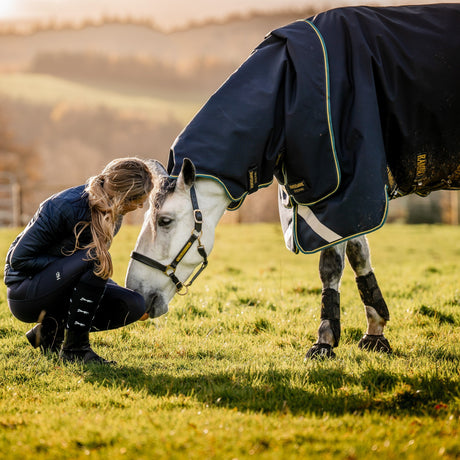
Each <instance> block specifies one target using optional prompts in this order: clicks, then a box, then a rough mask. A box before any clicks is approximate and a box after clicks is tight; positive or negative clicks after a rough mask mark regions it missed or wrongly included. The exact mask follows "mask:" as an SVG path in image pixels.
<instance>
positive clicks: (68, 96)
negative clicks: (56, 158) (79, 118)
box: [0, 73, 205, 124]
mask: <svg viewBox="0 0 460 460" xmlns="http://www.w3.org/2000/svg"><path fill="white" fill-rule="evenodd" d="M0 94H4V95H6V96H8V97H11V98H15V99H20V100H24V101H27V102H29V103H32V104H43V105H51V106H54V105H57V104H60V105H61V106H62V107H64V106H65V107H67V108H77V109H78V108H79V109H82V108H84V109H91V108H98V107H106V108H109V109H115V110H120V111H124V112H126V113H132V114H136V115H137V116H138V115H143V116H145V117H147V118H150V119H152V120H156V121H165V120H167V119H168V118H173V119H176V120H178V121H179V122H180V123H181V124H186V123H188V122H189V121H190V119H191V118H192V117H193V115H195V113H196V112H197V111H198V109H199V108H200V106H201V104H202V103H203V102H204V100H205V99H204V97H202V96H200V95H191V94H186V93H185V94H184V92H180V93H172V92H170V93H169V94H168V93H167V92H164V91H163V92H158V93H153V92H151V93H150V94H145V93H142V92H139V91H135V90H134V89H131V90H129V91H128V90H127V89H126V88H125V89H123V88H116V87H113V86H110V85H106V86H104V87H102V86H101V85H90V84H84V83H79V82H73V81H70V80H66V79H63V78H58V77H53V76H49V75H41V74H34V73H4V74H2V73H0Z"/></svg>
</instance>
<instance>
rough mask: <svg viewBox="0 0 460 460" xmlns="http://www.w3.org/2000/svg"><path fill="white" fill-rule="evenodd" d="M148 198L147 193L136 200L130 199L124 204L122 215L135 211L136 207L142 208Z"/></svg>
mask: <svg viewBox="0 0 460 460" xmlns="http://www.w3.org/2000/svg"><path fill="white" fill-rule="evenodd" d="M146 200H147V195H146V196H142V197H140V198H138V199H136V200H128V201H126V202H125V203H124V204H123V207H122V210H121V215H122V216H124V215H125V214H127V213H128V212H131V211H135V210H136V209H139V208H142V207H143V206H144V203H145V202H146Z"/></svg>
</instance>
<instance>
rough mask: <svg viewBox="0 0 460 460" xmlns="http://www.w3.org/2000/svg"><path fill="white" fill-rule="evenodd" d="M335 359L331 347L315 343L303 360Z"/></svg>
mask: <svg viewBox="0 0 460 460" xmlns="http://www.w3.org/2000/svg"><path fill="white" fill-rule="evenodd" d="M321 358H335V353H334V352H333V351H332V346H331V345H329V344H327V343H315V344H314V345H313V346H312V347H311V348H310V349H309V350H308V351H307V354H306V355H305V359H306V360H307V359H321Z"/></svg>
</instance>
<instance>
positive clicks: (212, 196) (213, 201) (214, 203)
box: [196, 178, 231, 226]
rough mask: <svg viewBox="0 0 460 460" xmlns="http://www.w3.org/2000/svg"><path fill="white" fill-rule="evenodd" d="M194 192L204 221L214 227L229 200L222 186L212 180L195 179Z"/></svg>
mask: <svg viewBox="0 0 460 460" xmlns="http://www.w3.org/2000/svg"><path fill="white" fill-rule="evenodd" d="M196 190H197V195H198V197H199V198H198V199H199V206H200V208H201V210H202V211H203V214H204V215H205V216H206V221H207V222H210V223H213V224H214V226H216V225H217V223H218V222H219V220H220V218H221V217H222V215H223V214H224V212H225V210H226V209H227V206H228V205H229V204H230V201H231V200H230V199H229V198H228V196H227V194H226V193H225V190H224V188H223V187H222V185H220V184H219V183H218V182H216V181H215V180H212V179H203V178H199V179H197V181H196Z"/></svg>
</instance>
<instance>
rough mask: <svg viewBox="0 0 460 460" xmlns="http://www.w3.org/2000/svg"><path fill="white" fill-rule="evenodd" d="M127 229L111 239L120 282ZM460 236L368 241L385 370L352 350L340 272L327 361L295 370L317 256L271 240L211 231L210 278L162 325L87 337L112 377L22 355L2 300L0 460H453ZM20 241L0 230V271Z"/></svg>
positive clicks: (261, 230)
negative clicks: (0, 262)
mask: <svg viewBox="0 0 460 460" xmlns="http://www.w3.org/2000/svg"><path fill="white" fill-rule="evenodd" d="M138 230H139V229H138V228H136V227H129V226H127V227H124V228H123V229H122V231H121V232H120V234H119V235H118V236H117V238H116V239H115V242H114V245H113V248H112V254H113V258H114V262H115V270H116V276H115V279H116V281H118V282H119V283H122V282H123V279H124V275H125V271H126V267H127V263H128V258H129V253H130V251H131V249H132V247H133V245H134V241H135V239H136V235H137V232H138ZM459 232H460V229H459V228H458V227H447V226H401V225H390V224H388V225H386V226H385V227H384V228H383V229H381V230H379V231H378V232H376V233H374V234H372V235H370V236H369V240H370V243H371V248H372V260H373V264H374V266H375V272H376V276H377V279H378V280H379V283H380V286H381V288H382V291H383V293H384V295H385V297H386V300H387V303H388V305H389V308H390V312H391V321H390V323H389V326H388V328H387V331H386V336H387V338H388V339H389V340H390V342H391V344H392V346H393V349H394V354H393V355H391V356H383V355H379V354H376V353H367V352H364V351H361V350H359V349H358V348H357V342H358V341H359V338H360V337H361V335H362V333H363V332H364V331H365V328H366V324H365V316H364V311H363V307H362V305H361V304H360V300H359V296H358V293H357V289H356V286H355V283H354V275H353V273H352V272H351V270H350V268H349V267H347V268H346V270H345V276H344V279H343V282H342V289H341V299H342V331H343V333H342V341H341V344H340V347H339V348H338V349H337V350H336V351H337V359H336V360H332V361H320V362H311V361H308V362H304V355H305V352H306V351H307V349H308V348H309V346H310V345H311V344H312V343H313V342H314V340H315V337H316V330H317V327H318V325H319V314H320V307H319V304H320V292H321V285H320V282H319V277H318V258H319V256H318V255H313V256H303V255H298V256H296V255H293V254H291V253H289V252H288V251H287V250H286V249H285V247H284V244H283V239H282V235H281V231H280V229H279V226H278V225H270V224H257V225H240V226H233V225H221V226H219V227H218V229H217V235H216V245H215V249H214V251H213V253H212V254H211V257H210V266H209V268H208V269H207V270H206V271H205V272H204V273H203V275H202V276H201V277H200V278H199V279H198V280H197V281H196V283H195V284H194V286H193V289H192V290H191V293H190V294H189V295H188V296H186V297H177V298H175V299H174V300H173V302H172V304H171V308H170V312H169V313H168V314H167V315H165V316H163V317H161V318H158V319H156V320H148V321H146V322H141V323H137V324H133V325H130V326H128V327H126V328H124V329H121V330H117V331H110V332H103V333H99V334H95V335H93V336H92V341H93V344H94V348H95V349H96V351H97V352H99V353H100V354H101V355H102V356H104V357H107V358H111V359H115V360H117V362H118V365H117V366H114V367H104V366H94V365H93V366H86V367H85V366H80V365H65V364H63V363H61V362H60V361H59V360H58V359H56V358H52V357H49V356H42V355H41V354H40V353H39V352H38V351H37V350H34V349H32V348H31V347H30V345H28V344H27V343H26V340H25V337H24V332H25V331H27V329H28V328H29V327H30V325H27V324H23V323H21V322H19V321H18V320H16V319H14V318H13V317H12V316H11V314H10V313H9V310H8V307H7V304H6V300H5V299H6V289H5V287H4V286H3V287H1V288H0V341H1V354H2V356H1V362H0V379H1V385H0V393H1V398H0V452H1V454H0V457H2V458H8V459H9V458H11V459H32V458H33V459H50V458H56V459H79V458H88V457H89V458H95V459H105V458H111V459H121V458H132V459H152V458H165V459H171V458H172V459H182V458H187V459H195V458H198V459H204V458H206V459H207V458H216V459H232V458H238V459H243V458H262V459H281V458H282V459H290V458H311V459H316V458H321V459H362V458H366V459H367V458H385V459H401V458H404V459H406V458H408V459H424V458H449V459H455V458H460V440H459V437H460V433H459V431H460V430H459V421H460V346H459V343H460V328H459V325H460V310H459V306H460V287H459V277H458V272H459V271H458V266H459V261H460V248H459V246H458V244H457V243H458V237H459ZM16 233H17V231H15V230H6V229H3V230H0V256H2V257H4V254H5V253H6V250H7V248H8V246H9V244H10V242H11V240H12V239H13V238H14V236H15V234H16Z"/></svg>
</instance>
